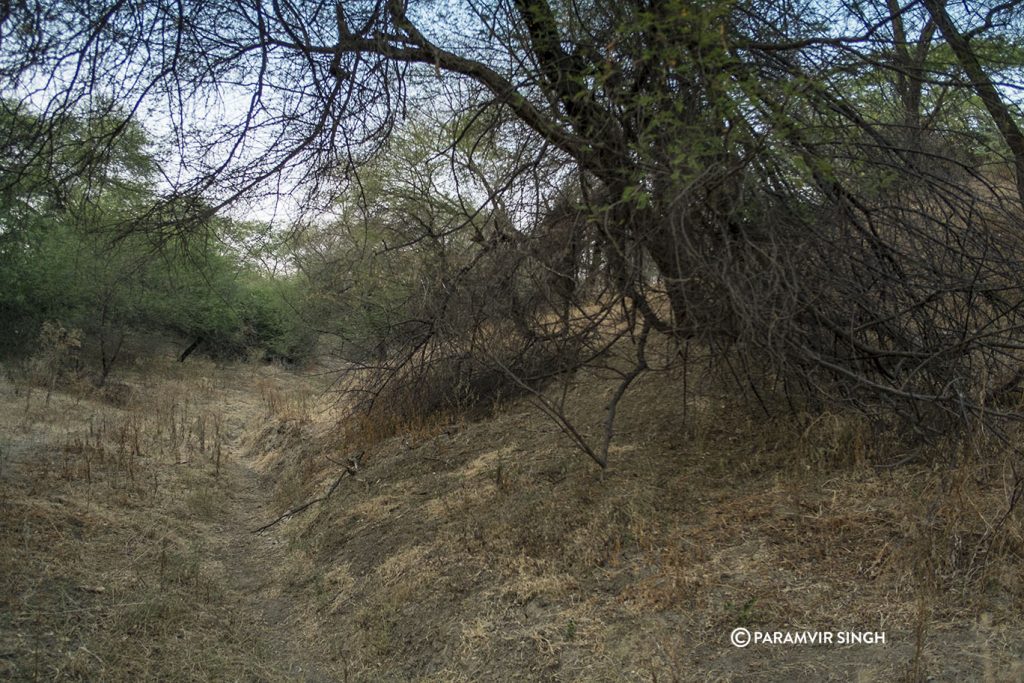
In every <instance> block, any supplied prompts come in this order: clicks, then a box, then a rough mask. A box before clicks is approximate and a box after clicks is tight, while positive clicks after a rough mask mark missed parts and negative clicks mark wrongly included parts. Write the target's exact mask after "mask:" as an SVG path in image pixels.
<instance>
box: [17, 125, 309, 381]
mask: <svg viewBox="0 0 1024 683" xmlns="http://www.w3.org/2000/svg"><path fill="white" fill-rule="evenodd" d="M0 115H2V116H6V117H7V120H6V121H5V122H4V123H5V124H6V125H5V127H7V128H11V127H12V126H13V127H14V128H18V127H22V128H25V129H26V130H27V129H30V128H31V126H32V125H35V124H36V123H37V122H36V121H34V120H33V119H32V117H30V116H28V115H25V114H18V115H17V116H15V115H14V114H12V113H11V112H10V111H9V110H4V111H0ZM12 117H13V118H14V119H15V120H14V121H13V122H12V120H11V119H12ZM110 125H113V124H112V122H111V121H110V120H109V119H105V120H100V121H76V122H74V125H70V124H67V125H66V128H67V132H66V142H67V146H68V147H75V146H80V145H83V144H85V143H86V142H87V141H88V140H89V139H92V138H94V137H95V136H99V135H102V134H103V133H102V131H103V130H104V129H105V128H106V127H108V126H110ZM128 128H129V130H128V132H126V133H124V134H122V135H121V136H120V137H119V138H118V145H117V146H116V147H115V148H113V149H110V150H107V151H106V152H105V155H106V156H105V158H104V159H101V160H99V161H98V162H96V160H93V162H94V163H93V164H92V165H91V166H90V168H89V174H90V176H89V178H88V179H87V180H88V182H86V179H79V181H76V182H72V183H70V184H68V183H65V182H62V181H61V180H60V178H58V177H57V175H56V174H57V173H59V169H54V168H50V169H42V168H35V167H34V166H33V165H32V164H31V163H28V164H26V163H21V160H23V159H31V158H32V154H31V150H29V149H28V148H27V147H25V148H21V147H19V145H21V144H22V143H24V144H28V142H29V141H28V140H27V138H24V137H23V138H22V139H21V140H17V141H15V142H13V143H12V144H11V145H10V146H9V147H8V148H7V149H6V150H5V158H4V164H3V170H4V174H3V178H2V181H3V182H2V183H0V187H2V188H3V190H4V191H3V193H2V194H0V320H2V321H3V322H4V325H3V327H2V329H0V352H6V353H12V352H27V351H30V350H31V346H32V344H33V343H34V340H35V339H36V338H37V337H38V332H39V330H40V328H41V326H42V325H43V323H44V322H45V321H49V320H53V321H60V322H61V323H62V324H64V325H65V326H68V327H72V328H77V329H81V330H82V331H83V333H84V335H85V339H84V342H85V345H86V346H87V347H89V348H91V349H92V350H93V351H94V353H95V354H98V355H99V361H100V363H99V365H100V366H101V368H102V369H101V372H102V373H103V374H104V375H105V374H106V372H107V371H108V369H109V365H110V364H112V363H113V362H114V361H115V360H116V357H117V353H118V350H119V349H120V347H121V344H122V342H123V340H124V339H125V337H126V335H130V334H132V333H134V332H138V331H142V330H145V331H149V332H156V333H175V334H177V335H183V336H187V337H191V338H196V337H201V338H202V339H203V342H204V348H205V349H206V350H207V351H208V352H211V353H214V354H218V355H241V354H244V353H246V352H247V350H248V349H250V348H254V347H256V348H262V349H264V350H265V351H266V353H267V354H268V355H269V356H271V357H279V358H284V359H289V360H293V361H295V360H301V359H302V358H304V357H306V356H308V355H309V354H310V353H311V351H312V348H313V336H312V333H311V332H310V331H309V330H308V329H307V328H306V327H305V325H304V324H303V323H302V320H301V317H300V316H299V314H298V312H297V303H296V302H297V299H298V297H297V291H296V289H295V286H294V283H293V282H292V281H290V280H289V279H287V278H275V277H271V276H270V275H269V274H268V273H266V272H265V271H263V270H261V269H260V268H259V267H258V266H257V265H256V264H254V263H252V262H251V261H248V260H246V259H244V258H242V256H241V255H240V253H241V250H240V249H238V248H237V247H236V245H242V246H245V245H247V243H250V242H252V241H254V240H259V239H262V238H263V237H264V235H263V234H262V232H263V228H262V227H261V226H253V225H246V224H241V223H238V222H235V221H229V220H226V219H222V218H214V219H212V220H211V221H210V224H209V225H208V226H206V230H204V231H203V233H202V234H204V235H205V236H206V237H207V239H206V240H205V241H200V240H198V239H193V240H191V241H189V242H188V243H187V244H178V245H171V246H169V245H166V244H162V243H159V242H154V241H153V240H152V239H151V236H150V235H149V234H148V233H147V232H146V231H145V230H126V229H125V226H126V225H131V224H132V221H134V220H135V219H136V217H137V216H139V215H141V214H143V213H144V212H145V210H146V209H147V208H149V207H150V206H152V205H153V203H154V202H155V201H156V196H155V193H154V190H153V183H152V181H151V176H152V172H153V169H154V168H155V164H154V162H153V161H152V159H151V157H150V156H149V154H148V152H147V150H146V138H145V135H144V134H143V131H142V130H141V128H138V127H133V126H131V125H129V126H128ZM79 153H80V154H82V153H84V152H81V151H80V152H79ZM68 166H69V167H72V166H74V164H73V163H72V162H69V163H68Z"/></svg>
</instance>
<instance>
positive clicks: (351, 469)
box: [252, 451, 363, 534]
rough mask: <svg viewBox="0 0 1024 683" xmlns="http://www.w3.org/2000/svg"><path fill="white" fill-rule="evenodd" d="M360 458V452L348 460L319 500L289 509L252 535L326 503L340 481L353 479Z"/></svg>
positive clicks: (255, 530)
mask: <svg viewBox="0 0 1024 683" xmlns="http://www.w3.org/2000/svg"><path fill="white" fill-rule="evenodd" d="M362 457H363V453H362V451H360V452H359V453H357V454H356V455H355V457H352V458H349V460H348V464H347V465H345V470H344V471H343V472H342V473H341V474H340V475H339V476H338V478H337V479H335V480H334V483H333V484H331V488H329V489H327V493H325V494H324V495H322V496H320V497H319V498H314V499H313V500H310V501H307V502H305V503H303V504H302V505H300V506H299V507H296V508H291V509H289V510H288V511H287V512H285V513H284V514H282V515H281V516H280V517H278V518H277V519H275V520H274V521H272V522H270V523H268V524H264V525H263V526H261V527H260V528H259V529H254V530H253V532H252V533H254V534H258V533H262V532H264V531H266V530H267V529H269V528H270V527H272V526H274V525H275V524H277V523H278V522H281V521H283V520H285V519H287V518H289V517H291V516H292V515H297V514H299V513H300V512H303V511H304V510H308V509H309V508H311V507H312V506H314V505H316V504H317V503H322V502H324V501H326V500H327V499H328V498H330V497H331V495H332V494H333V493H334V491H335V490H336V489H337V488H338V486H339V485H340V484H341V480H342V479H344V478H345V477H347V476H350V475H351V476H353V477H354V476H355V475H356V473H357V472H359V460H360V459H361V458H362ZM328 459H329V458H328ZM331 462H335V461H334V460H331Z"/></svg>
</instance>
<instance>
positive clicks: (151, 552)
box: [0, 359, 340, 681]
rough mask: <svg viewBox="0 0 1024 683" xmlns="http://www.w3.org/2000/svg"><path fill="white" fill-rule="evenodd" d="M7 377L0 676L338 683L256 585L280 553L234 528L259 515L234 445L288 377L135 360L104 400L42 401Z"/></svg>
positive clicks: (100, 396)
mask: <svg viewBox="0 0 1024 683" xmlns="http://www.w3.org/2000/svg"><path fill="white" fill-rule="evenodd" d="M13 375H14V381H13V382H12V381H10V380H8V381H5V382H3V383H2V384H0V449H2V457H3V472H2V473H0V474H2V478H0V548H2V549H3V550H2V552H0V576H3V577H4V581H3V582H2V584H0V678H4V679H10V680H90V681H91V680H105V681H140V680H172V681H213V680H225V681H227V680H239V681H242V680H244V681H277V680H281V681H283V680H324V681H329V680H339V679H340V678H339V676H336V675H334V673H332V672H331V666H332V663H331V662H330V661H329V660H327V659H324V660H323V661H320V660H319V659H317V657H316V653H315V652H311V651H309V650H308V648H307V647H306V646H305V644H303V643H301V642H299V641H298V640H297V639H296V638H295V637H294V635H293V633H292V632H291V630H290V622H289V620H290V618H291V617H290V615H291V606H290V604H289V602H288V601H287V600H284V599H283V598H282V597H281V596H280V592H281V591H280V590H279V588H278V587H277V586H275V585H273V582H272V580H271V576H272V570H273V567H275V566H277V565H278V564H280V563H281V562H282V561H283V558H284V556H285V554H286V549H285V548H284V547H283V546H282V545H281V544H280V543H279V542H278V541H277V540H276V539H274V538H273V537H271V536H267V535H263V536H256V535H254V534H252V533H250V532H251V529H252V528H253V527H254V526H255V525H256V522H257V521H259V520H260V519H262V518H263V517H265V516H268V515H270V513H271V510H270V509H269V508H268V507H266V506H267V501H268V497H269V491H268V490H267V489H266V488H265V487H264V486H263V484H262V483H261V482H260V481H259V479H258V477H257V476H256V475H255V474H254V473H253V471H252V470H251V469H250V468H248V467H246V466H245V465H244V463H243V462H241V454H242V452H243V446H244V440H243V436H244V434H245V431H246V429H247V427H248V426H249V425H250V424H252V422H253V421H258V420H260V419H262V418H263V417H264V415H265V413H266V410H268V408H269V406H268V403H267V401H268V400H275V398H274V397H279V396H282V395H285V396H287V395H288V393H289V392H290V391H291V392H293V393H294V381H292V380H291V378H289V377H288V376H287V375H284V374H282V373H275V372H272V371H270V370H269V369H267V368H255V367H245V366H233V367H216V366H214V365H213V364H212V363H209V362H204V361H203V360H202V359H195V360H190V361H189V363H187V364H185V365H178V364H176V363H173V362H170V361H169V362H166V363H160V362H151V363H148V364H147V365H146V366H145V367H142V368H139V369H137V370H135V371H132V372H129V373H128V374H127V376H126V377H124V378H122V379H124V381H123V382H120V383H119V384H117V385H115V387H116V388H115V389H114V391H115V392H116V395H115V396H114V397H111V395H110V393H109V391H108V392H85V391H84V390H83V389H82V387H65V388H64V390H59V389H58V390H57V391H54V392H52V393H51V394H50V396H49V397H47V391H46V389H45V388H39V387H38V386H36V385H33V384H32V383H31V382H27V381H26V382H22V381H20V380H21V379H24V378H21V377H19V376H18V374H17V373H16V372H15V373H13ZM289 383H291V384H289ZM126 392H127V393H128V394H130V395H128V396H125V394H126ZM276 400H280V399H276ZM111 403H116V404H120V407H118V405H112V404H111ZM313 660H316V661H315V663H314V662H313Z"/></svg>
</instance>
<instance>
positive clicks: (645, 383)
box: [267, 375, 1024, 681]
mask: <svg viewBox="0 0 1024 683" xmlns="http://www.w3.org/2000/svg"><path fill="white" fill-rule="evenodd" d="M691 382H692V378H691ZM691 390H692V384H691ZM572 391H573V392H574V396H573V397H572V398H573V400H572V401H571V402H570V404H572V405H575V406H576V413H575V414H574V416H573V417H574V418H575V419H576V420H577V422H578V424H579V425H581V428H582V429H585V430H590V431H591V432H592V433H596V430H597V429H599V426H600V420H601V417H602V414H601V409H602V408H603V405H604V402H605V401H606V400H607V398H608V396H609V395H610V392H611V391H613V383H612V382H608V381H605V380H601V379H598V378H595V377H580V378H579V380H578V383H577V385H576V387H575V388H574V389H573V390H572ZM679 393H680V385H679V380H678V378H671V377H666V376H657V375H655V376H649V377H647V378H645V379H644V380H642V382H641V383H639V384H638V386H637V389H636V391H634V392H633V393H632V394H629V395H627V398H626V399H625V400H624V401H623V405H622V408H621V413H620V423H619V438H618V440H617V442H616V444H617V445H616V447H615V448H614V449H613V450H612V468H611V470H610V471H609V472H607V473H604V474H602V473H600V472H598V471H597V470H596V469H595V468H593V467H592V466H591V465H590V464H589V463H588V462H587V461H586V460H585V459H584V458H583V457H581V456H580V454H579V453H578V452H576V451H574V450H573V449H572V446H571V444H570V443H569V441H568V439H566V438H565V437H564V436H563V435H562V434H561V433H560V432H559V431H558V429H557V427H555V426H554V425H553V424H550V423H548V422H546V421H544V420H542V419H540V418H539V417H538V415H537V414H536V413H535V412H534V411H533V410H532V409H531V408H530V407H529V406H527V405H525V404H517V403H513V404H509V405H506V406H503V407H501V408H500V409H499V410H498V411H497V412H496V415H495V417H493V418H489V419H486V420H483V421H480V422H476V423H470V424H462V425H459V426H458V427H457V428H454V427H449V428H446V429H441V430H439V431H431V430H425V431H424V430H420V429H417V430H414V431H415V433H414V434H400V435H398V436H395V437H392V438H390V439H389V438H385V437H384V436H380V435H377V434H375V433H374V435H373V438H367V439H366V440H365V441H363V442H360V441H359V439H358V438H353V439H351V440H350V441H348V442H340V443H339V442H333V444H332V446H331V447H330V448H326V450H324V453H323V457H328V456H330V457H331V458H333V459H343V458H344V457H346V456H347V455H348V454H350V453H351V452H352V451H353V450H354V449H355V448H356V444H358V446H359V448H363V447H366V446H367V445H369V446H370V448H371V450H370V452H369V454H368V456H367V463H368V464H367V466H366V467H365V469H364V470H363V471H361V472H360V474H359V475H358V476H357V477H354V478H352V479H350V480H349V481H347V482H346V483H345V484H344V485H343V487H342V488H341V489H340V490H339V491H338V492H337V493H336V494H335V495H334V496H333V497H332V498H331V499H330V500H329V501H328V502H327V503H326V504H324V505H322V506H318V507H317V508H316V509H315V510H312V511H310V513H308V514H306V515H303V516H302V517H296V518H293V519H292V520H291V521H289V522H287V523H286V528H287V532H286V533H287V534H288V535H289V536H290V537H291V538H292V546H293V549H294V553H295V554H294V555H293V560H292V561H293V566H292V567H291V569H290V571H291V576H292V581H293V582H296V583H302V582H303V581H304V577H308V576H309V574H310V573H313V574H317V575H320V576H324V577H327V581H326V582H323V583H320V582H307V585H308V586H309V590H308V591H307V592H306V593H305V594H304V597H303V599H304V600H306V601H309V603H310V605H311V607H310V613H311V614H316V615H319V616H318V617H317V618H318V619H319V620H320V623H321V626H320V629H321V630H322V631H323V632H325V633H330V634H332V637H333V638H335V639H336V641H337V642H338V643H341V646H340V650H339V654H340V656H342V657H344V658H345V659H346V660H347V661H348V665H349V670H350V672H351V673H352V675H353V677H354V678H355V679H356V680H446V681H447V680H507V679H510V678H521V679H528V680H538V679H543V680H546V679H551V680H588V681H590V680H609V681H611V680H647V681H650V680H850V679H857V678H858V677H860V678H859V680H897V679H904V680H924V679H925V678H927V677H929V676H930V677H933V678H938V679H939V680H947V679H948V680H953V679H956V680H963V679H979V680H1013V679H1015V677H1019V676H1020V675H1022V674H1024V666H1022V655H1024V652H1022V651H1021V649H1020V640H1019V639H1015V638H1014V637H1013V634H1014V633H1015V632H1019V629H1020V627H1021V626H1022V625H1024V624H1022V619H1021V616H1020V615H1021V614H1022V613H1024V611H1022V608H1024V582H1022V581H1024V579H1022V572H1021V569H1020V568H1021V558H1022V556H1024V544H1022V539H1024V520H1022V518H1021V515H1020V512H1019V511H1017V512H1016V513H1014V514H1013V515H1011V516H1010V517H1009V518H1007V519H1006V520H1005V523H1004V524H1003V527H1002V528H1001V530H1000V533H999V534H998V535H997V537H998V539H999V540H998V541H994V542H993V541H992V539H991V538H986V530H988V529H990V528H991V527H992V525H993V524H994V523H996V521H997V518H998V516H999V515H1000V513H1001V512H1002V511H1004V510H1005V505H1006V494H1007V488H1006V487H1007V486H1008V482H1009V481H1010V480H1011V479H1010V477H1011V474H1010V470H1009V467H1010V460H1009V458H1008V456H1004V455H1001V454H999V453H992V452H990V453H986V454H985V457H984V459H983V460H971V459H963V458H962V459H961V465H960V466H959V467H958V468H956V469H951V468H950V467H948V466H946V465H945V463H946V462H948V458H942V457H939V458H938V459H936V458H935V454H926V455H928V456H929V458H930V460H927V461H929V462H937V463H938V464H936V465H911V466H906V467H901V468H894V469H885V468H882V469H877V468H876V467H874V465H875V464H878V463H886V462H889V461H891V460H895V459H899V458H900V457H902V456H904V455H905V453H906V449H907V448H908V446H906V445H903V444H901V443H900V442H899V441H898V440H896V439H893V438H892V435H885V434H882V435H878V434H874V433H873V432H872V431H871V429H870V427H869V426H868V424H867V422H866V421H864V420H862V419H861V418H859V417H858V416H857V415H854V414H844V413H829V414H823V415H815V416H808V415H796V416H793V415H784V416H780V417H776V418H772V419H766V418H765V417H764V415H763V414H762V413H760V408H759V407H755V406H746V405H738V404H736V403H735V401H734V400H733V398H732V392H731V391H729V390H728V389H722V390H721V391H717V392H716V391H709V390H707V389H705V390H704V391H703V392H701V393H700V394H698V395H694V396H692V401H691V403H690V405H689V408H688V411H687V414H686V417H685V419H683V417H682V415H681V414H680V410H679V408H678V407H677V406H678V401H671V400H665V397H666V396H678V395H679ZM315 441H316V429H315V426H310V427H309V428H308V429H307V430H306V431H303V432H302V433H301V434H296V435H295V436H294V440H293V441H291V444H295V443H297V442H302V443H304V444H307V445H306V446H305V448H306V450H307V452H309V453H315V452H316V451H317V447H316V446H312V445H310V444H311V443H314V442H315ZM988 446H989V447H991V445H988ZM933 448H934V449H936V450H939V451H941V449H942V447H941V445H938V446H933ZM289 451H290V446H289V443H288V442H284V443H279V444H277V447H276V449H275V452H273V453H270V454H268V456H267V457H268V461H273V460H274V458H275V453H276V454H277V455H276V457H278V458H279V459H280V458H281V457H282V456H283V454H286V453H288V452H289ZM940 455H941V453H940ZM313 457H317V456H315V455H314V456H313ZM282 462H283V460H282ZM286 469H287V468H286ZM312 488H314V489H315V488H316V486H313V487H312ZM979 614H980V615H983V616H981V617H978V615H979ZM741 625H743V626H749V627H750V628H760V629H766V630H775V629H799V630H803V629H811V630H814V629H829V630H870V631H885V632H886V633H887V638H888V643H887V644H886V645H885V646H877V647H851V648H838V649H829V648H825V649H822V648H789V649H786V648H775V649H771V648H768V649H761V650H757V649H748V650H737V649H735V648H732V647H730V646H729V644H728V640H727V639H728V634H729V631H730V630H731V629H732V628H734V627H736V626H741ZM1015 629H1016V630H1015ZM986 676H988V678H985V677H986Z"/></svg>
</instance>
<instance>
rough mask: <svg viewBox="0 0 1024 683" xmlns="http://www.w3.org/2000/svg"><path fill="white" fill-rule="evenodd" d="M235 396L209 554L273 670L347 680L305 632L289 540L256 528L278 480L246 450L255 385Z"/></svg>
mask: <svg viewBox="0 0 1024 683" xmlns="http://www.w3.org/2000/svg"><path fill="white" fill-rule="evenodd" d="M234 398H235V400H234V401H232V405H230V406H225V408H226V409H227V410H226V412H228V414H229V415H230V419H229V422H228V425H227V426H228V434H227V436H228V443H227V449H226V455H227V458H226V462H225V464H224V468H223V472H222V474H223V477H224V482H225V485H226V487H227V489H228V495H229V502H228V505H227V507H226V514H225V516H224V517H223V518H222V520H221V522H220V524H217V525H215V526H214V527H212V529H211V533H210V537H209V538H208V539H207V542H208V546H207V547H208V549H209V555H210V557H213V558H217V561H218V563H219V564H221V565H222V566H223V568H224V573H223V579H224V581H225V584H226V588H227V590H228V591H229V592H230V593H231V597H232V600H233V601H234V602H235V604H236V606H237V608H238V612H239V614H241V615H249V616H251V618H252V624H251V628H252V630H253V632H254V633H255V634H257V637H258V638H259V640H260V641H261V644H262V649H263V651H264V652H265V656H266V657H267V658H268V659H269V660H270V661H271V662H272V664H273V668H274V671H275V673H277V674H278V675H280V676H283V677H285V678H286V679H287V680H290V681H307V682H309V683H332V682H334V681H340V680H343V676H342V674H341V673H340V672H338V671H337V670H336V669H337V664H336V662H332V661H330V656H329V654H328V653H326V652H323V651H322V650H321V649H320V648H319V647H318V643H317V641H316V640H315V639H310V638H307V637H305V636H304V634H303V622H302V618H301V613H302V610H301V609H299V608H297V606H296V605H295V602H294V600H292V599H290V598H289V596H288V595H287V591H286V590H285V586H283V585H282V581H283V577H282V576H281V569H282V567H284V566H285V565H286V564H287V562H288V559H289V558H288V549H287V544H286V542H285V541H284V540H282V538H281V537H280V535H279V533H278V532H277V530H276V529H270V530H267V531H263V532H260V533H254V529H256V528H258V527H260V526H262V525H263V524H265V523H266V522H267V521H271V520H274V519H275V518H276V517H277V516H278V514H280V513H279V512H278V511H276V509H275V506H274V505H273V502H272V500H273V491H272V488H271V487H272V482H270V481H269V480H267V479H266V477H265V476H263V475H260V474H259V473H257V472H256V470H255V469H254V467H253V462H252V461H251V459H250V458H249V456H248V449H247V444H246V438H247V437H248V436H249V434H248V433H247V430H251V428H252V427H253V426H254V425H259V424H260V423H261V421H262V420H263V418H264V416H263V415H262V413H261V406H259V405H258V404H257V403H256V402H255V401H254V400H253V398H252V394H251V393H247V394H239V395H238V396H236V397H234Z"/></svg>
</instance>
